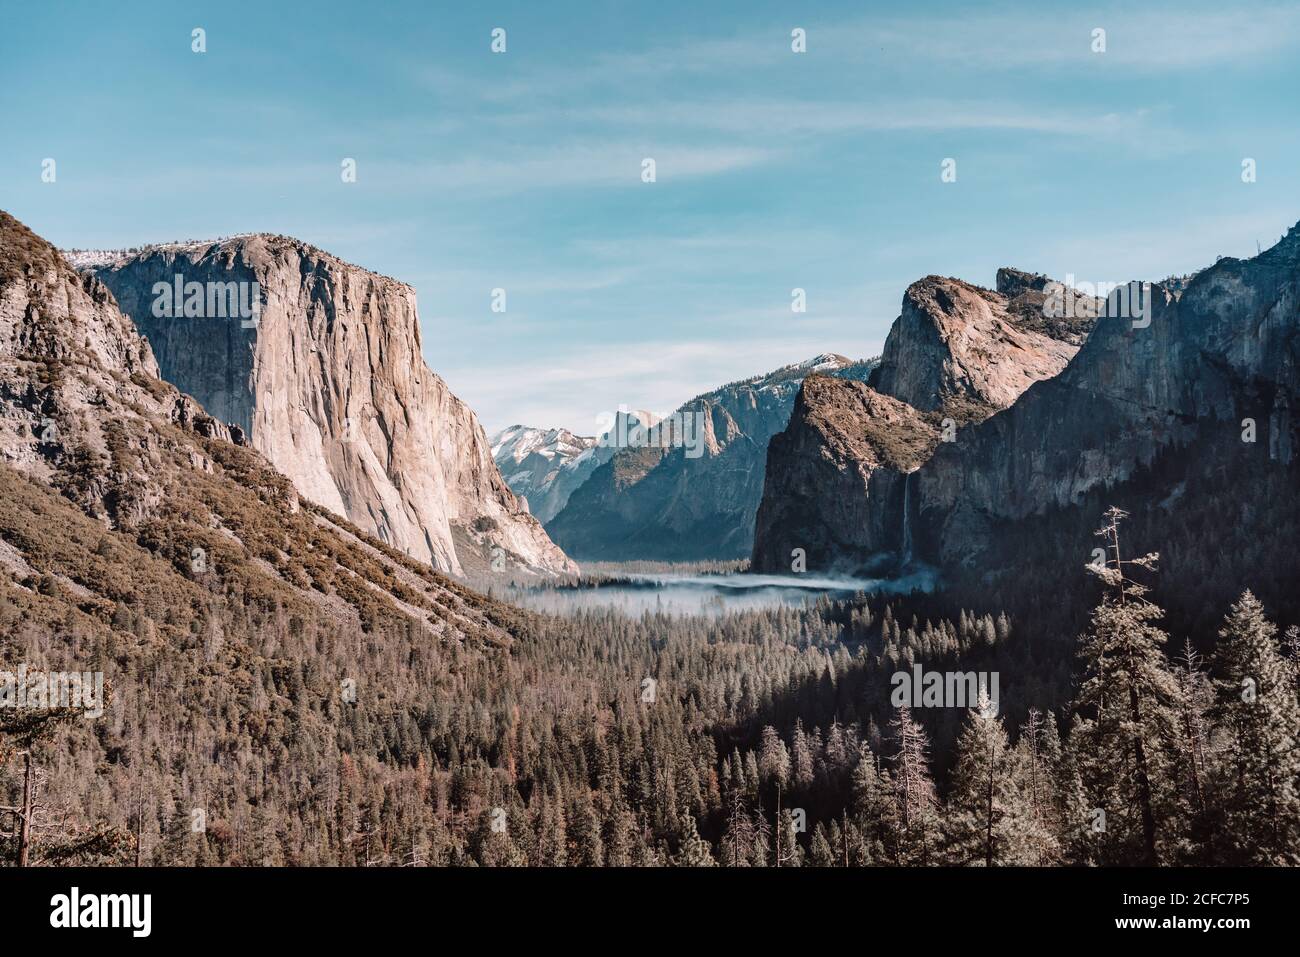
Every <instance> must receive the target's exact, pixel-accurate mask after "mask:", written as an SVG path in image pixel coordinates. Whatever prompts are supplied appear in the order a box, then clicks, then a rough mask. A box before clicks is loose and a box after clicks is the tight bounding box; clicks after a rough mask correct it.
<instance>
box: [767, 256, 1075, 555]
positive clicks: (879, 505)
mask: <svg viewBox="0 0 1300 957" xmlns="http://www.w3.org/2000/svg"><path fill="white" fill-rule="evenodd" d="M1047 284H1048V280H1047V279H1046V278H1045V277H1042V276H1034V275H1030V274H1028V273H1023V272H1019V271H1017V270H1013V269H1002V270H999V272H998V289H997V290H996V291H994V290H988V289H981V288H979V287H977V286H972V285H970V284H969V283H965V282H962V281H961V280H957V279H943V278H940V277H938V276H928V277H926V278H925V279H922V280H919V281H918V282H915V283H913V284H912V285H911V286H910V287H908V289H907V292H906V293H905V295H904V297H903V305H902V309H901V311H900V314H899V317H898V319H897V320H895V322H894V325H893V327H892V328H891V329H890V332H889V336H888V338H887V339H886V340H885V348H884V351H883V353H882V355H881V360H880V365H879V367H878V368H877V369H876V370H875V371H874V372H873V373H872V374H871V377H870V378H869V379H868V384H867V385H865V386H864V385H861V384H860V383H859V384H856V385H855V384H851V383H834V382H829V381H826V380H823V379H821V378H818V379H815V380H814V379H808V380H806V381H805V383H804V387H803V390H802V391H801V393H800V395H799V398H798V400H797V401H796V404H795V412H794V414H793V415H792V416H791V418H790V423H789V426H788V427H787V429H786V431H785V432H783V433H782V434H780V435H777V436H775V437H774V438H773V440H772V442H771V445H770V446H769V449H768V459H767V474H766V482H765V486H764V489H763V495H762V502H761V504H760V506H759V509H758V515H757V521H756V525H755V536H754V550H753V556H752V564H753V567H754V568H755V570H758V571H771V572H780V571H786V572H788V571H790V569H791V563H792V561H793V558H792V553H794V551H795V549H802V550H803V553H804V556H805V559H806V561H807V563H808V564H807V567H808V569H809V570H816V571H822V572H828V571H836V572H844V573H857V572H872V571H876V570H878V568H879V567H880V566H882V565H885V564H889V563H898V562H899V561H907V560H910V559H911V558H912V557H913V554H912V541H911V539H912V531H913V530H912V527H911V519H912V517H913V516H914V515H915V504H916V503H915V502H914V500H913V498H914V496H913V494H912V492H913V491H914V489H913V488H912V482H913V480H911V479H909V478H908V476H909V474H910V473H912V472H913V471H915V470H916V469H917V468H919V467H920V466H921V465H922V463H924V462H925V461H926V460H927V459H928V458H929V457H930V456H931V455H932V454H933V453H934V451H935V449H936V448H939V447H940V446H942V445H945V444H948V443H950V442H952V441H953V440H955V439H956V437H957V436H958V434H959V430H961V429H963V428H964V427H966V426H968V425H969V424H971V423H976V422H980V421H983V420H985V419H987V418H988V417H989V416H991V415H993V414H994V413H996V412H998V411H999V410H1001V409H1004V408H1006V407H1007V406H1008V405H1010V404H1011V403H1013V402H1014V401H1015V400H1016V399H1017V398H1018V397H1019V396H1020V395H1021V394H1022V393H1023V392H1024V391H1025V390H1026V389H1027V388H1029V387H1030V386H1032V385H1034V384H1035V383H1038V382H1042V381H1045V380H1050V379H1051V378H1052V377H1053V376H1056V375H1057V374H1058V373H1060V371H1061V370H1062V369H1064V368H1065V366H1066V364H1067V363H1068V362H1069V361H1070V358H1071V357H1072V356H1073V355H1074V354H1075V352H1076V351H1077V350H1078V348H1079V343H1081V342H1082V341H1083V339H1084V338H1085V337H1086V335H1087V331H1088V328H1089V327H1090V326H1091V323H1092V320H1090V319H1087V318H1083V319H1074V318H1069V319H1062V320H1051V319H1048V318H1046V317H1045V316H1044V310H1043V302H1044V300H1045V295H1044V290H1045V289H1046V288H1047ZM916 557H919V556H916Z"/></svg>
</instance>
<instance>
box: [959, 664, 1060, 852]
mask: <svg viewBox="0 0 1300 957" xmlns="http://www.w3.org/2000/svg"><path fill="white" fill-rule="evenodd" d="M1015 771H1016V760H1015V754H1014V752H1013V751H1012V749H1011V746H1010V742H1009V741H1008V740H1007V733H1006V730H1005V729H1004V728H1003V726H1002V719H1001V718H999V717H998V714H997V712H996V711H994V710H993V707H992V705H991V703H990V701H989V697H988V692H987V691H986V690H984V689H982V688H981V689H980V697H979V705H978V707H975V708H972V709H971V710H970V711H969V712H967V716H966V723H965V724H964V725H963V727H962V730H961V734H960V735H959V736H958V738H957V765H956V769H955V771H954V773H953V789H952V794H951V796H950V797H949V801H948V809H947V811H948V813H947V816H946V820H945V828H944V830H945V836H946V849H947V854H948V857H949V859H950V860H951V861H952V863H954V864H981V865H983V866H985V867H993V866H994V865H998V864H1029V863H1033V854H1032V850H1033V844H1034V841H1033V840H1032V837H1033V836H1034V835H1033V831H1034V830H1035V828H1036V827H1037V822H1035V820H1034V818H1033V815H1032V813H1031V811H1030V807H1029V803H1028V802H1027V801H1026V800H1025V799H1024V797H1023V796H1022V795H1021V794H1020V792H1019V789H1018V788H1017V781H1016V779H1015Z"/></svg>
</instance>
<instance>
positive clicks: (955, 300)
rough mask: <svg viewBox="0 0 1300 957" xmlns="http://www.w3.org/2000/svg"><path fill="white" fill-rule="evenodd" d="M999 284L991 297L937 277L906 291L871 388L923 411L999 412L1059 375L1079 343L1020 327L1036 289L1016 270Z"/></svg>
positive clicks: (1030, 312) (1030, 311) (1001, 276)
mask: <svg viewBox="0 0 1300 957" xmlns="http://www.w3.org/2000/svg"><path fill="white" fill-rule="evenodd" d="M998 278H999V284H1000V286H1001V288H1000V289H999V291H997V292H994V291H992V290H989V289H981V288H979V287H978V286H972V285H971V284H969V283H966V282H962V281H961V280H960V279H943V278H940V277H938V276H927V277H926V278H925V279H922V280H920V281H919V282H915V283H913V284H912V285H911V286H909V287H908V289H907V292H906V294H904V296H903V308H902V311H901V312H900V313H899V316H898V318H897V319H896V320H895V321H894V325H893V327H892V328H891V329H890V331H889V336H888V337H887V338H886V339H885V348H884V351H883V352H882V353H881V356H880V367H879V369H877V370H876V372H875V374H874V375H873V376H872V378H871V384H872V386H873V387H874V388H875V389H876V390H877V391H879V392H882V393H884V394H885V395H889V396H893V397H894V398H896V399H900V400H901V401H903V402H906V403H908V404H909V405H911V406H912V407H913V408H916V409H919V410H921V411H923V412H930V411H935V410H937V409H939V408H942V407H943V406H944V405H945V404H946V403H948V402H950V401H951V400H953V399H967V400H973V401H975V402H978V403H980V404H983V405H986V406H990V407H991V408H993V409H1003V408H1006V407H1007V406H1008V405H1010V404H1011V403H1012V402H1014V401H1015V399H1016V397H1017V396H1019V395H1020V393H1022V392H1024V391H1025V389H1027V388H1029V386H1030V385H1032V384H1033V383H1035V382H1038V381H1041V380H1043V379H1050V378H1051V377H1052V376H1054V375H1056V374H1057V373H1058V372H1060V371H1061V370H1062V369H1064V368H1065V364H1066V363H1067V362H1069V361H1070V357H1071V356H1073V355H1074V353H1075V352H1076V351H1077V350H1078V343H1077V342H1071V341H1068V340H1066V339H1064V338H1058V337H1054V336H1053V335H1051V334H1050V333H1049V332H1048V331H1047V330H1046V329H1036V328H1033V327H1032V326H1031V325H1030V324H1029V323H1026V322H1025V318H1026V316H1025V314H1026V313H1028V315H1029V316H1030V317H1032V316H1033V314H1034V312H1035V310H1034V309H1033V308H1032V306H1030V307H1029V308H1026V305H1027V303H1026V302H1025V300H1026V299H1029V300H1031V301H1032V299H1033V298H1034V297H1033V295H1032V293H1033V292H1038V293H1040V294H1041V292H1042V289H1041V288H1040V289H1037V290H1035V289H1034V288H1033V286H1032V285H1030V284H1028V282H1029V280H1030V277H1028V276H1027V274H1024V273H1019V272H1016V271H1014V270H1006V269H1004V270H1000V271H999V276H998ZM1002 289H1005V290H1006V291H1007V293H1011V295H1007V294H1005V293H1004V292H1002ZM1040 305H1041V299H1040ZM1038 311H1039V312H1040V313H1041V309H1040V310H1038Z"/></svg>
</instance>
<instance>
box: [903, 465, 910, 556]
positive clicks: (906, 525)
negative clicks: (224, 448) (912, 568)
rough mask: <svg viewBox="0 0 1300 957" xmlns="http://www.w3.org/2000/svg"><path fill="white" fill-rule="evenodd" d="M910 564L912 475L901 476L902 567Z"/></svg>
mask: <svg viewBox="0 0 1300 957" xmlns="http://www.w3.org/2000/svg"><path fill="white" fill-rule="evenodd" d="M911 563H912V473H911V472H908V473H907V474H906V475H904V476H903V567H904V568H906V567H907V566H908V565H910V564H911Z"/></svg>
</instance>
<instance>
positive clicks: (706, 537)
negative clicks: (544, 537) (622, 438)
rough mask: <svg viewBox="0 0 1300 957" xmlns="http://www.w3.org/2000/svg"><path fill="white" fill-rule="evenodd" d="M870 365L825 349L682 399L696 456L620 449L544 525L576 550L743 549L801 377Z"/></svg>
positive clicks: (690, 554) (853, 374)
mask: <svg viewBox="0 0 1300 957" xmlns="http://www.w3.org/2000/svg"><path fill="white" fill-rule="evenodd" d="M874 366H875V361H874V360H860V361H857V362H855V361H853V360H850V359H847V358H845V357H844V356H840V355H835V354H830V353H827V354H823V355H819V356H815V357H813V358H812V359H808V360H805V361H803V362H797V363H792V364H791V365H787V366H782V367H781V368H779V369H776V370H773V371H772V372H769V373H765V374H761V375H755V376H751V377H749V378H747V379H741V380H739V381H737V382H732V383H729V384H727V385H724V386H721V387H719V388H718V389H715V390H713V391H711V392H707V393H704V394H702V395H699V396H696V397H694V398H692V399H690V400H689V401H687V402H685V403H683V404H682V405H681V406H680V407H679V408H678V409H677V410H676V411H675V412H674V413H673V414H674V416H677V415H690V416H692V417H693V419H692V424H694V423H698V424H699V426H700V435H699V446H698V447H697V451H699V452H700V454H698V456H695V455H693V454H691V453H690V452H689V451H688V450H687V449H686V448H683V447H680V446H678V447H669V448H663V447H659V446H649V447H642V448H623V449H619V450H617V452H616V453H615V454H614V455H613V456H612V457H611V458H610V459H609V461H608V462H605V463H604V464H602V465H600V466H599V467H598V468H597V469H595V470H594V471H593V472H592V474H591V476H590V477H589V478H588V479H587V481H586V482H585V483H584V484H582V485H581V486H580V487H579V488H578V489H577V490H576V491H574V492H572V493H571V494H570V496H569V498H568V502H567V504H566V505H565V506H564V508H563V509H562V510H561V511H560V512H559V513H558V514H556V515H555V517H554V518H552V519H551V520H550V521H549V522H548V523H547V526H546V527H547V531H548V532H549V533H550V535H551V537H552V538H553V539H554V540H555V541H556V543H557V544H559V545H560V546H561V547H562V548H564V549H565V550H566V552H568V553H569V554H571V555H572V556H573V557H575V558H578V559H580V560H584V559H585V560H589V561H628V560H635V559H648V560H658V561H702V560H718V559H723V560H725V559H736V558H742V557H745V556H746V555H747V554H748V553H749V550H750V547H751V544H752V539H753V530H754V513H755V510H756V509H757V507H758V501H759V498H760V496H761V493H762V488H763V472H764V465H765V460H766V455H767V444H768V441H769V440H770V439H771V437H772V435H773V434H775V433H776V432H779V431H780V430H781V429H783V428H784V427H785V425H786V422H787V421H788V419H789V415H790V409H791V408H792V406H793V404H794V398H795V395H796V393H797V392H798V390H799V385H800V383H801V382H802V381H803V379H804V377H805V376H808V375H810V374H814V373H822V374H828V375H832V376H840V377H846V378H865V377H866V376H867V375H868V374H870V372H871V370H872V369H873V368H874Z"/></svg>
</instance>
